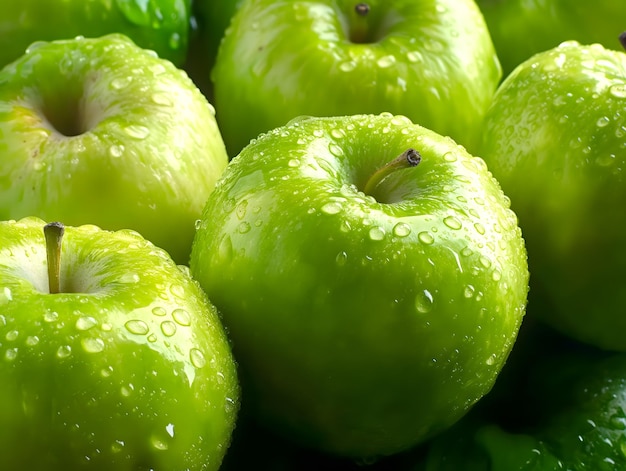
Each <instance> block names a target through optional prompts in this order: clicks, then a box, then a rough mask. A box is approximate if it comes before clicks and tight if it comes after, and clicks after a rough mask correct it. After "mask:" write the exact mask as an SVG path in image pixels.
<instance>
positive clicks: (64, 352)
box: [57, 345, 72, 358]
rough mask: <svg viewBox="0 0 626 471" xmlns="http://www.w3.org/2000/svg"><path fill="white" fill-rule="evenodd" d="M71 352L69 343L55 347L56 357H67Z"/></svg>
mask: <svg viewBox="0 0 626 471" xmlns="http://www.w3.org/2000/svg"><path fill="white" fill-rule="evenodd" d="M71 354H72V347H70V346H69V345H61V346H60V347H59V348H57V357H58V358H67V357H69V356H70V355H71Z"/></svg>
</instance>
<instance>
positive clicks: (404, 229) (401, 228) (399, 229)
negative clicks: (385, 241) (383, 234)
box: [393, 222, 411, 237]
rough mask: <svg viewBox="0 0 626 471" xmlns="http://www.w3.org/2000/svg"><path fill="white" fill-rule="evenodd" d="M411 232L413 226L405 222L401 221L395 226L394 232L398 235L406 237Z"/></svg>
mask: <svg viewBox="0 0 626 471" xmlns="http://www.w3.org/2000/svg"><path fill="white" fill-rule="evenodd" d="M410 233H411V226H409V225H408V224H407V223H405V222H399V223H398V224H396V225H395V226H393V234H394V235H395V236H398V237H406V236H408V235H409V234H410Z"/></svg>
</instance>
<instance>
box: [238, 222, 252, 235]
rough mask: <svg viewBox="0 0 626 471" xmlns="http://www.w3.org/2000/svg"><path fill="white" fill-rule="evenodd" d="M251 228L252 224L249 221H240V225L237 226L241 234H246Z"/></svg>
mask: <svg viewBox="0 0 626 471" xmlns="http://www.w3.org/2000/svg"><path fill="white" fill-rule="evenodd" d="M250 229H251V227H250V224H249V223H247V222H246V221H244V222H242V223H240V224H239V226H237V231H238V232H239V233H240V234H246V233H248V232H250Z"/></svg>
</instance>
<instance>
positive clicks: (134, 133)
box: [0, 35, 228, 263]
mask: <svg viewBox="0 0 626 471" xmlns="http://www.w3.org/2000/svg"><path fill="white" fill-rule="evenodd" d="M214 111H215V110H214V109H213V107H212V106H211V105H210V104H209V103H208V102H207V100H206V98H205V97H204V96H203V95H202V94H201V93H200V91H199V90H198V89H197V87H196V86H195V85H194V84H193V82H192V81H191V80H190V79H189V77H188V76H187V75H186V74H185V73H184V72H182V71H181V70H179V69H177V68H175V67H174V66H173V65H172V64H171V63H170V62H169V61H166V60H163V59H160V58H158V57H156V56H155V54H154V53H152V52H150V51H147V50H144V49H141V48H139V47H138V46H136V45H135V44H134V43H132V42H131V41H130V40H129V39H128V38H127V37H125V36H122V35H109V36H105V37H102V38H96V39H89V38H82V39H81V38H78V39H73V40H67V41H53V42H49V43H44V42H40V43H37V44H34V45H33V46H32V47H31V48H30V49H29V51H28V53H26V54H25V55H24V56H22V57H21V58H20V59H18V60H17V61H15V62H13V63H11V64H10V65H8V66H6V67H5V68H4V69H2V70H1V71H0V155H2V161H1V162H0V219H18V218H21V217H26V216H38V217H41V218H42V219H44V220H48V221H56V220H58V221H63V222H64V223H65V224H68V225H81V224H96V225H98V226H100V227H103V228H105V229H111V230H116V229H126V228H128V229H134V230H136V231H138V232H140V233H141V234H142V235H143V236H144V237H146V238H148V239H150V240H151V241H152V242H154V243H155V244H156V245H158V246H159V247H162V248H164V249H166V250H167V251H168V252H169V253H170V255H171V256H172V258H174V259H175V260H176V261H177V262H178V263H187V262H188V257H189V252H190V250H191V241H192V239H193V234H194V231H195V228H194V223H195V221H196V219H198V218H199V216H200V213H201V211H202V207H203V206H204V203H205V201H206V198H207V196H208V195H209V193H210V192H211V191H212V190H213V186H214V184H215V181H216V180H217V178H218V176H219V175H220V174H221V172H222V171H223V169H224V167H225V166H226V164H227V162H228V158H227V155H226V150H225V148H224V143H223V141H222V138H221V134H220V132H219V129H218V127H217V123H216V121H215V115H214ZM164 221H167V224H166V223H164Z"/></svg>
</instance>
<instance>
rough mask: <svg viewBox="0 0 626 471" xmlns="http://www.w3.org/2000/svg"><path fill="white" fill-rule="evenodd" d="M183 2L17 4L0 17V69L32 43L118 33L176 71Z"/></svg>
mask: <svg viewBox="0 0 626 471" xmlns="http://www.w3.org/2000/svg"><path fill="white" fill-rule="evenodd" d="M190 8H191V7H190V2H189V0H150V1H143V0H114V1H111V0H63V1H60V2H59V1H56V0H21V1H19V2H14V1H10V2H5V4H4V5H3V6H2V15H0V46H1V47H0V68H1V67H3V66H4V65H6V64H8V63H9V62H12V61H14V60H16V59H18V58H19V57H20V56H21V55H22V54H24V51H25V50H26V48H27V47H28V46H29V45H30V44H31V43H33V42H35V41H52V40H56V39H72V38H74V37H76V36H91V37H97V36H103V35H105V34H111V33H121V34H125V35H127V36H129V37H130V38H132V39H133V41H135V42H136V43H137V44H139V45H140V46H141V47H144V48H147V49H153V50H154V51H156V52H157V53H158V54H159V56H160V57H163V58H165V59H168V60H171V61H172V62H174V63H175V64H177V65H180V64H182V63H183V61H184V59H185V57H186V54H187V44H188V36H189V16H190Z"/></svg>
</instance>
